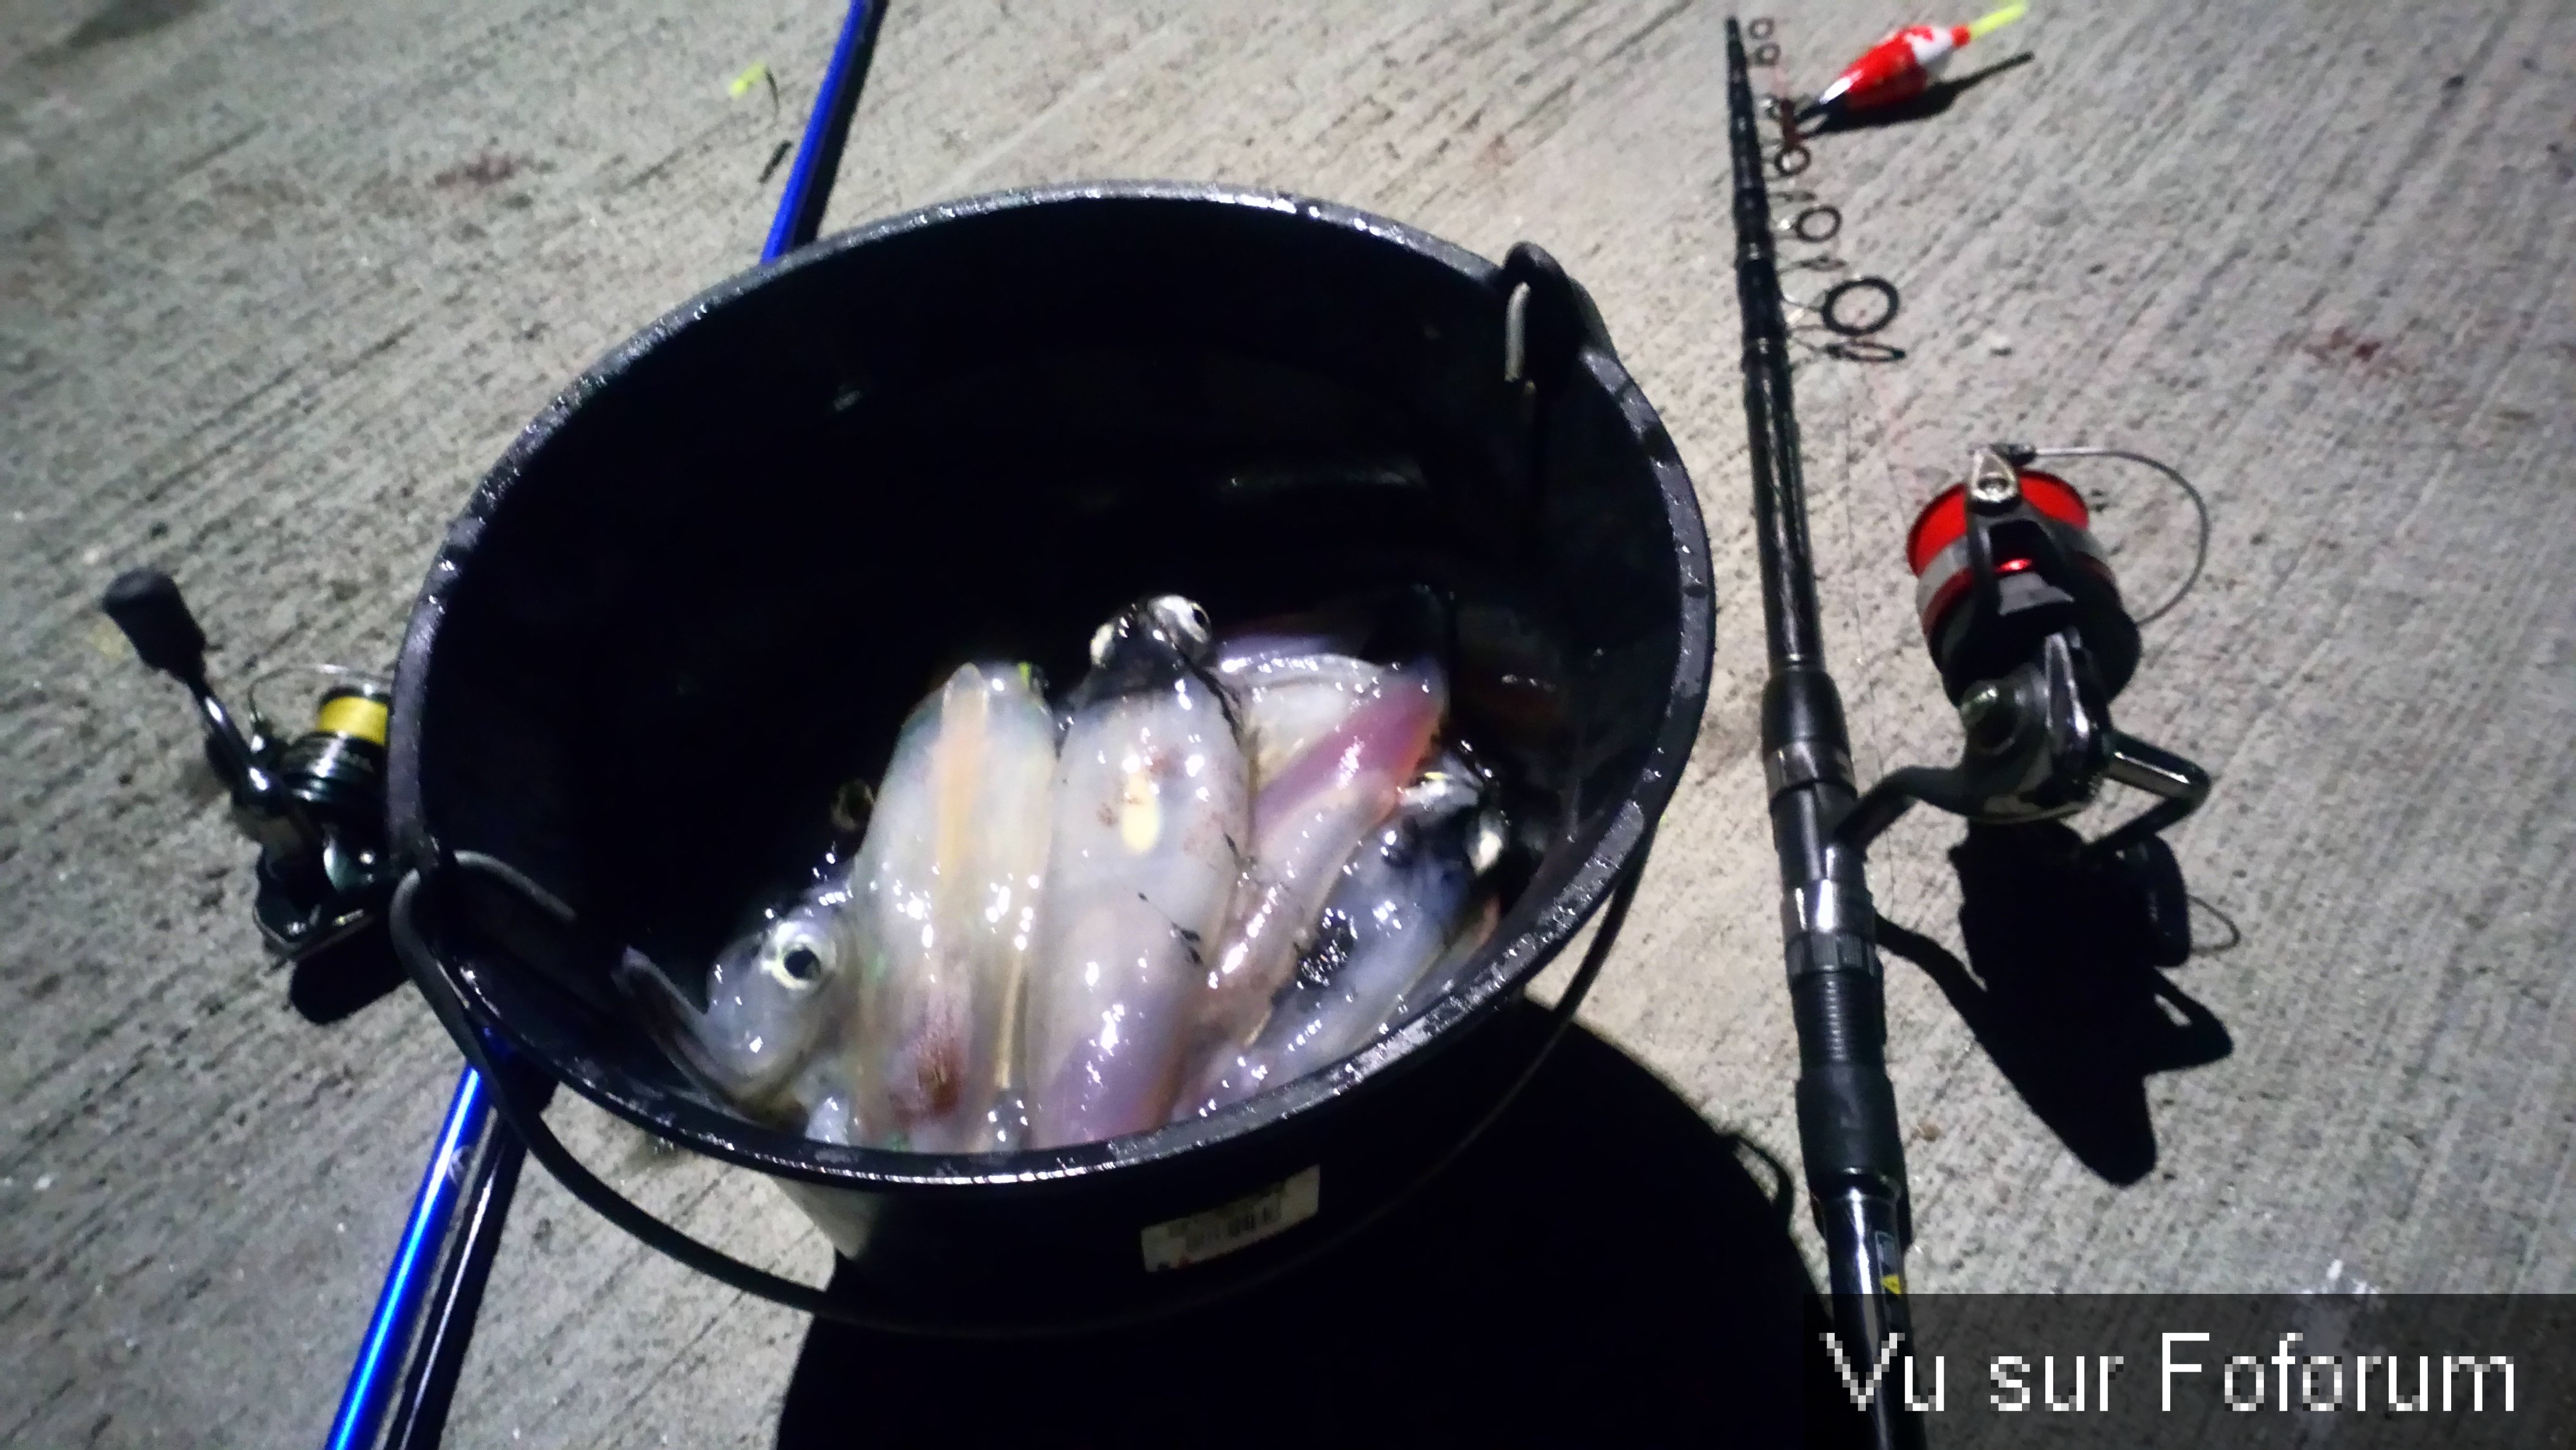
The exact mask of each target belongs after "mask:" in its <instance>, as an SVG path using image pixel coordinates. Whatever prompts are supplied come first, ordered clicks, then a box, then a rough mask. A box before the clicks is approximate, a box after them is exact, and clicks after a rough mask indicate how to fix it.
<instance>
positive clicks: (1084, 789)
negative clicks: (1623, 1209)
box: [626, 596, 1502, 1153]
mask: <svg viewBox="0 0 2576 1450" xmlns="http://www.w3.org/2000/svg"><path fill="white" fill-rule="evenodd" d="M1348 647H1349V646H1348V644H1347V642H1346V640H1345V639H1344V638H1342V637H1339V636H1323V635H1317V634H1314V633H1311V632H1303V633H1301V632H1297V631H1281V630H1277V629H1273V630H1269V631H1266V632H1258V633H1251V634H1246V635H1243V636H1239V637H1236V638H1234V639H1230V640H1226V641H1217V640H1213V639H1212V638H1211V636H1210V630H1209V623H1208V619H1207V616H1206V615H1205V613H1204V612H1203V611H1201V610H1200V609H1199V607H1198V606H1197V605H1195V604H1193V603H1191V602H1190V601H1188V600H1186V599H1181V598H1178V597H1176V596H1162V597H1158V598H1154V599H1148V600H1145V601H1143V602H1141V603H1138V604H1136V605H1134V606H1131V607H1130V608H1128V609H1126V610H1124V611H1122V612H1121V613H1120V614H1119V615H1118V616H1117V617H1116V618H1115V619H1113V620H1111V621H1110V622H1109V623H1108V624H1106V625H1104V626H1103V627H1102V628H1101V629H1100V631H1099V632H1098V633H1097V635H1095V636H1094V638H1093V641H1092V648H1091V666H1092V667H1091V669H1090V671H1089V673H1088V674H1087V675H1086V676H1085V677H1084V678H1083V680H1082V681H1081V683H1080V684H1079V685H1078V686H1077V687H1076V688H1075V689H1074V691H1073V692H1072V693H1071V695H1070V696H1069V697H1068V698H1067V699H1066V700H1065V702H1064V706H1063V709H1062V710H1061V712H1057V711H1051V710H1050V709H1049V707H1048V704H1047V702H1046V699H1045V697H1044V695H1043V693H1042V690H1041V688H1040V685H1039V682H1038V681H1037V680H1035V679H1034V678H1033V677H1032V675H1031V674H1030V672H1029V671H1028V670H1027V669H1026V668H1025V667H1020V666H1014V665H986V664H973V665H967V666H964V667H962V668H960V669H958V670H957V671H956V672H955V673H954V674H953V675H951V676H950V677H949V678H948V679H947V680H946V681H945V682H944V683H943V684H942V685H941V686H940V687H939V688H938V689H937V690H935V691H934V692H932V694H931V695H930V696H929V698H927V699H925V700H924V701H923V702H922V703H921V705H920V706H919V707H918V708H917V709H916V710H915V711H914V712H913V714H912V715H911V717H910V718H908V719H907V720H906V722H905V724H904V726H903V729H902V732H901V734H900V735H899V737H898V739H897V741H896V744H895V749H894V753H893V756H892V758H891V760H890V761H889V763H888V765H887V767H886V771H885V775H884V778H883V780H882V782H881V784H880V786H879V789H878V791H877V795H876V801H875V807H874V811H873V813H872V815H871V817H870V820H869V822H868V827H867V831H866V835H865V838H864V840H863V841H862V843H861V844H860V846H859V848H858V850H857V851H856V853H855V854H854V855H853V856H852V857H851V858H850V859H849V860H848V861H846V862H832V863H827V866H826V868H825V869H824V870H822V871H820V872H818V873H817V874H816V877H815V879H814V881H813V882H812V883H811V885H809V886H808V887H807V888H806V889H805V890H804V891H802V892H800V893H798V894H797V895H796V896H794V897H793V898H791V899H790V900H788V901H786V902H784V903H781V904H779V905H777V906H775V907H773V908H772V909H770V910H769V911H767V912H765V913H763V914H762V916H761V917H760V919H759V920H758V921H757V922H756V923H755V924H754V925H753V926H752V928H751V929H750V930H748V931H746V932H745V933H744V934H743V935H742V936H741V937H740V938H739V939H738V940H736V941H735V942H734V943H733V944H731V945H730V946H728V947H727V948H726V949H725V950H724V951H723V952H722V953H721V954H719V956H718V958H717V960H716V961H715V963H714V964H713V966H712V967H711V968H710V970H709V973H708V979H707V980H708V987H707V993H706V1005H705V1006H704V1007H703V1008H700V1007H698V1006H697V1005H695V1004H694V1003H691V1002H689V1001H687V1000H686V999H685V998H684V997H683V996H682V994H680V993H679V992H677V991H675V990H673V989H672V988H671V987H670V986H669V985H668V983H667V982H666V981H665V980H664V979H663V978H662V976H661V974H660V973H659V972H657V971H653V970H650V969H648V968H642V967H636V968H632V969H630V970H628V971H627V972H626V977H627V985H628V987H629V990H630V992H631V993H632V994H633V995H634V996H635V997H636V999H637V1000H638V1001H639V1002H640V1003H641V1005H642V1006H643V1008H644V1009H645V1011H646V1013H647V1016H648V1018H649V1019H650V1021H651V1023H652V1024H653V1025H654V1026H656V1027H657V1028H658V1029H660V1031H661V1033H662V1035H663V1036H664V1037H665V1038H666V1039H667V1040H668V1041H669V1042H670V1043H671V1045H672V1048H673V1051H674V1052H675V1054H676V1055H678V1056H679V1057H680V1058H681V1059H682V1060H683V1061H684V1062H685V1063H686V1064H687V1065H688V1066H689V1067H690V1068H692V1069H693V1070H694V1071H695V1072H696V1074H697V1075H698V1076H699V1077H701V1078H703V1079H705V1080H706V1081H707V1082H708V1083H709V1084H710V1085H711V1086H713V1087H714V1088H716V1089H717V1090H718V1091H720V1092H721V1093H723V1094H724V1095H725V1096H727V1097H728V1098H730V1099H732V1100H733V1101H734V1102H735V1103H737V1104H738V1105H739V1106H741V1107H742V1108H744V1109H745V1110H746V1111H749V1112H753V1113H755V1114H758V1115H761V1116H764V1117H768V1118H770V1119H772V1120H774V1121H782V1122H794V1123H798V1124H801V1125H802V1126H803V1127H804V1129H805V1131H806V1132H807V1133H808V1134H809V1135H811V1136H813V1137H816V1138H820V1139H823V1140H826V1141H831V1142H839V1143H850V1144H860V1145H866V1146H874V1147H883V1148H896V1149H907V1150H911V1151H915V1152H933V1153H976V1152H997V1151H1008V1150H1010V1149H1014V1148H1018V1147H1023V1146H1026V1147H1034V1148H1049V1147H1060V1146H1064V1145H1068V1144H1075V1143H1085V1142H1095V1141H1100V1140H1104V1139H1108V1138H1113V1137H1117V1136H1120V1135H1122V1134H1127V1133H1134V1132H1141V1131H1143V1130H1145V1129H1148V1128H1152V1127H1154V1126H1156V1125H1158V1124H1161V1123H1163V1122H1166V1121H1169V1120H1171V1119H1173V1118H1176V1117H1183V1116H1188V1115H1191V1114H1196V1113H1209V1112H1214V1111H1217V1110H1219V1109H1221V1108H1223V1107H1225V1106H1227V1105H1228V1104H1230V1103H1233V1102H1235V1101H1238V1100H1240V1099H1242V1098H1244V1097H1248V1096H1250V1095H1251V1094H1252V1093H1255V1092H1258V1091H1260V1090H1261V1089H1262V1088H1264V1087H1267V1086H1273V1085H1276V1084H1277V1083H1279V1082H1284V1081H1286V1080H1288V1079H1289V1078H1292V1077H1295V1076H1298V1075H1301V1074H1303V1073H1305V1072H1308V1071H1311V1070H1313V1069H1315V1068H1318V1067H1321V1066H1324V1065H1326V1064H1329V1063H1331V1062H1334V1061H1337V1060H1339V1059H1340V1058H1342V1057H1344V1056H1347V1055H1349V1054H1350V1053H1351V1052H1353V1051H1356V1050H1357V1049H1358V1048H1359V1047H1361V1046H1364V1045H1365V1044H1366V1043H1367V1042H1368V1041H1370V1040H1371V1039H1372V1038H1374V1037H1375V1036H1377V1035H1379V1034H1381V1033H1383V1032H1384V1031H1386V1030H1387V1029H1388V1028H1390V1027H1391V1026H1393V1025H1394V1024H1395V1023H1397V1022H1399V1021H1401V1020H1403V1019H1404V1018H1405V1017H1406V1016H1408V1015H1409V1014H1410V1013H1412V1012H1413V1011H1414V1010H1416V1009H1418V1008H1419V1007H1420V1006H1421V1005H1423V1004H1425V1003H1427V1002H1428V1001H1430V1000H1432V999H1433V998H1435V997H1437V996H1438V995H1440V994H1441V993H1442V992H1443V991H1445V990H1446V989H1447V986H1448V985H1449V979H1450V977H1451V976H1452V975H1454V973H1455V971H1456V970H1457V968H1458V967H1459V966H1460V965H1461V964H1462V963H1463V962H1464V961H1465V960H1466V959H1467V958H1468V957H1469V956H1471V955H1472V954H1473V952H1474V950H1475V948H1476V947H1477V946H1479V945H1481V943H1482V941H1483V939H1484V936H1485V934H1486V932H1487V931H1488V930H1489V929H1490V927H1491V924H1492V920H1493V905H1492V902H1491V900H1490V897H1489V895H1488V894H1487V893H1486V891H1485V888H1484V887H1483V885H1482V878H1483V876H1484V874H1485V872H1486V870H1487V868H1488V867H1490V866H1491V865H1492V864H1493V861H1494V858H1495V855H1496V854H1497V849H1498V843H1499V841H1500V840H1501V839H1502V836H1501V831H1500V826H1499V822H1498V818H1497V817H1496V815H1495V813H1494V811H1493V808H1492V803H1491V798H1492V791H1491V787H1490V784H1489V782H1488V781H1487V780H1486V779H1485V777H1484V776H1483V775H1482V774H1481V773H1480V772H1479V771H1477V770H1476V769H1475V768H1474V767H1473V765H1472V764H1471V763H1470V762H1469V761H1468V760H1467V758H1466V757H1464V756H1463V755H1461V754H1460V753H1459V752H1458V751H1457V750H1455V749H1450V748H1444V747H1442V746H1441V744H1440V731H1441V728H1442V726H1443V723H1444V717H1445V715H1446V711H1447V687H1446V682H1445V681H1444V679H1443V677H1442V674H1441V671H1440V670H1439V669H1438V668H1437V667H1436V665H1434V664H1433V663H1432V662H1431V661H1429V660H1428V659H1422V660H1418V661H1415V662H1411V663H1407V664H1403V665H1398V666H1392V667H1390V666H1385V665H1379V664H1374V663H1371V662H1368V661H1365V660H1361V659H1358V658H1355V657H1353V656H1352V655H1350V654H1349V653H1347V652H1346V651H1347V649H1348Z"/></svg>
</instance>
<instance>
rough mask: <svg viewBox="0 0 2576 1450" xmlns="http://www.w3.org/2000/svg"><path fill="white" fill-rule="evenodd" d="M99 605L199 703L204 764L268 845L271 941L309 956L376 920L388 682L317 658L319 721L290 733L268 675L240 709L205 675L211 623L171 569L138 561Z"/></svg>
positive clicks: (264, 887) (263, 911)
mask: <svg viewBox="0 0 2576 1450" xmlns="http://www.w3.org/2000/svg"><path fill="white" fill-rule="evenodd" d="M100 605H101V607H102V608H104V609H105V610H106V611H107V614H108V617H109V618H111V619H113V620H115V621H116V627H117V628H119V629H121V630H123V631H124V632H125V637H126V639H128V640H129V641H131V642H132V643H133V645H134V652H135V653H136V654H137V655H140V656H141V657H142V659H143V663H145V664H146V665H149V666H150V667H152V668H153V669H156V670H159V671H161V672H162V673H163V674H166V675H168V676H170V677H171V678H173V679H175V680H177V681H178V682H179V683H180V684H182V685H185V686H187V688H188V693H189V695H190V696H191V697H192V698H193V699H194V700H195V701H196V706H197V723H198V724H199V725H200V726H201V727H203V729H204V731H205V737H206V762H207V764H209V765H210V766H212V767H213V768H214V772H215V777H216V778H217V779H218V780H220V781H222V782H223V784H224V788H225V790H227V791H228V792H230V793H231V796H232V805H233V823H234V824H235V825H236V826H238V827H239V828H240V829H241V832H242V834H243V835H245V836H248V837H249V838H250V839H251V841H252V842H253V843H255V844H256V845H258V847H259V864H258V866H257V868H256V875H257V877H258V881H259V889H258V892H257V895H256V896H255V898H254V900H253V903H252V908H251V911H252V915H253V916H254V917H255V918H256V919H257V921H258V923H259V934H260V937H261V939H262V940H264V941H265V942H266V943H267V944H268V949H269V950H270V951H271V952H272V953H274V954H275V955H277V956H278V957H280V958H282V959H284V960H287V961H290V962H300V961H302V960H304V959H306V958H308V957H312V956H314V955H316V954H317V953H320V952H322V951H323V950H325V949H326V948H329V947H331V946H333V945H335V944H337V943H340V942H344V941H347V940H349V939H350V938H351V937H354V936H356V935H357V934H358V933H360V932H363V931H365V930H366V929H367V928H368V927H370V926H372V925H375V924H376V923H377V922H378V921H379V920H380V919H381V918H382V915H383V911H384V906H385V903H386V901H387V899H388V898H390V897H391V895H392V893H393V888H394V882H395V880H396V878H397V877H398V876H399V875H400V872H399V871H398V870H397V869H396V868H395V866H394V862H393V860H392V853H391V852H390V851H388V850H387V849H386V842H385V727H386V723H387V719H388V716H389V712H390V710H391V707H392V701H393V693H392V691H391V690H390V689H389V688H388V687H387V686H386V684H385V682H384V681H382V680H380V679H378V678H376V677H374V676H372V675H368V674H365V673H363V672H361V671H357V670H351V669H346V668H342V667H339V666H315V667H313V670H314V672H315V673H318V674H321V675H323V676H326V677H328V678H329V679H330V681H331V683H330V684H329V685H327V686H326V687H325V688H324V689H323V690H322V692H321V696H320V698H319V700H318V701H317V702H316V704H315V708H314V714H313V725H312V728H310V729H308V730H306V731H305V732H304V733H303V734H301V735H298V736H296V737H295V738H294V739H292V740H282V739H281V738H280V737H279V736H277V735H275V734H274V733H272V732H271V730H270V728H269V724H268V722H267V721H266V720H265V719H263V718H262V717H261V715H260V713H259V702H258V688H259V684H260V681H259V680H254V681H252V682H251V686H250V693H249V694H248V695H247V696H246V697H245V703H246V704H247V706H248V709H247V711H246V712H245V714H244V715H242V716H238V717H237V716H235V715H234V714H233V712H232V711H231V710H229V709H227V708H226V707H225V706H224V703H223V702H222V701H221V700H218V699H216V698H215V693H214V690H213V689H212V688H211V687H210V686H208V684H207V683H206V636H205V632H204V631H202V630H200V629H199V628H198V627H197V621H196V619H195V617H194V616H192V615H190V614H189V612H188V605H187V601H185V600H183V599H181V598H180V597H179V586H178V585H177V584H176V583H174V582H172V580H171V578H170V576H169V575H167V574H163V573H160V572H158V571H155V570H151V569H130V570H128V571H126V572H125V573H123V574H120V575H118V576H117V578H116V582H115V583H113V584H110V585H109V586H108V587H107V595H106V597H105V598H104V599H103V600H101V601H100ZM274 673H285V672H284V671H278V672H274ZM272 677H273V675H271V676H263V677H262V679H266V678H272Z"/></svg>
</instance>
